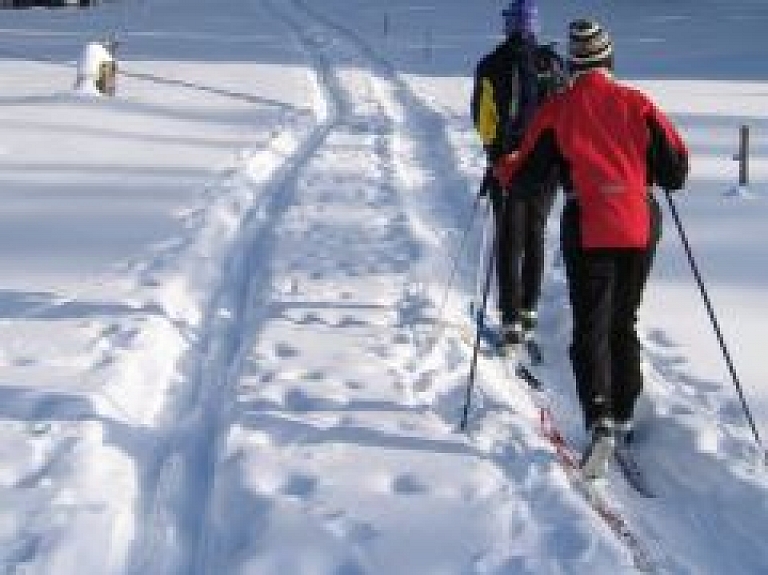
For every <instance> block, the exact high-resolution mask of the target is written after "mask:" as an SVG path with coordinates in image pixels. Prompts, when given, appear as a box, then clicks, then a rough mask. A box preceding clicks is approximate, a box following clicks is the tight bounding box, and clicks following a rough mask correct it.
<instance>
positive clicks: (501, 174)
mask: <svg viewBox="0 0 768 575" xmlns="http://www.w3.org/2000/svg"><path fill="white" fill-rule="evenodd" d="M553 111H554V109H553V107H552V106H550V105H544V106H543V107H541V108H539V110H538V111H537V112H536V114H535V115H534V117H533V121H532V122H531V126H530V127H529V129H528V130H527V131H526V133H525V137H524V138H523V142H522V145H521V146H520V150H519V151H518V152H515V153H512V154H506V155H504V156H502V157H501V158H500V160H499V161H498V162H496V166H495V168H494V174H495V175H496V179H497V180H498V181H499V183H500V184H501V186H502V188H503V189H505V190H506V189H508V188H509V187H510V186H511V185H512V184H513V183H514V184H515V189H516V190H523V191H535V190H536V189H537V187H538V184H540V183H541V182H543V181H545V180H547V179H548V178H549V177H551V174H552V170H553V169H556V167H557V166H560V165H561V162H562V155H561V154H560V150H559V149H558V146H557V140H556V138H555V131H554V129H553V127H552V126H551V121H552V117H553Z"/></svg>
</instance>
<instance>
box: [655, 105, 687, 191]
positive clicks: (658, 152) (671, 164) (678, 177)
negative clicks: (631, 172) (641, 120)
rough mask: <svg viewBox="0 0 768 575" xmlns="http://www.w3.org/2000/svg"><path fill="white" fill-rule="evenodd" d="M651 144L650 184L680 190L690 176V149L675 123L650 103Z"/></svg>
mask: <svg viewBox="0 0 768 575" xmlns="http://www.w3.org/2000/svg"><path fill="white" fill-rule="evenodd" d="M646 121H647V123H648V130H649V133H650V145H649V149H648V167H649V175H650V178H651V180H652V181H651V183H653V184H658V185H659V186H661V187H662V188H664V189H665V190H679V189H681V188H682V187H683V186H684V185H685V180H686V179H687V177H688V170H689V165H688V148H687V147H686V145H685V142H684V141H683V139H682V137H681V136H680V134H679V133H678V132H677V130H676V129H675V127H674V126H673V125H672V122H670V121H669V119H668V118H667V117H666V116H664V114H662V113H661V112H660V111H659V110H658V108H656V107H655V106H651V109H650V111H649V113H648V115H647V120H646Z"/></svg>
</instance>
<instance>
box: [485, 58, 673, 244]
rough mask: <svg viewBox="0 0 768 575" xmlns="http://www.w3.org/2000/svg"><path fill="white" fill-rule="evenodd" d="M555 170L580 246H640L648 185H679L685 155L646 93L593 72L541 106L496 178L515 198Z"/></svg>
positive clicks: (646, 223) (646, 233)
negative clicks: (573, 207)
mask: <svg viewBox="0 0 768 575" xmlns="http://www.w3.org/2000/svg"><path fill="white" fill-rule="evenodd" d="M553 165H556V166H557V168H558V172H559V179H560V183H561V184H562V185H563V188H564V191H565V193H566V195H567V197H568V198H569V199H575V200H576V201H578V203H579V207H580V210H579V213H580V222H579V223H580V227H581V229H580V235H581V241H582V247H584V248H624V247H627V248H642V247H646V246H647V245H648V242H649V237H650V215H649V208H648V201H647V196H648V193H649V189H650V186H652V185H654V184H658V185H659V186H662V187H663V188H666V189H669V190H678V189H680V188H682V186H683V184H684V183H685V178H686V176H687V174H688V150H687V148H686V146H685V144H684V142H683V140H682V138H681V137H680V135H679V134H678V133H677V131H676V130H675V128H674V127H673V126H672V124H671V122H670V121H669V120H668V119H667V118H666V116H664V114H662V113H661V111H660V110H659V109H658V108H657V107H656V106H655V105H654V104H653V103H652V102H651V101H650V100H649V99H648V98H647V97H646V96H645V95H644V94H642V93H641V92H640V91H638V90H636V89H633V88H630V87H628V86H625V85H622V84H619V83H618V82H616V81H615V80H613V79H612V78H611V77H610V76H609V75H608V74H607V73H606V72H605V71H602V70H591V71H589V72H586V73H583V74H581V75H579V76H577V77H576V79H575V80H574V81H573V84H572V85H571V86H570V87H569V88H568V89H567V90H565V91H564V92H561V93H559V94H556V95H555V96H554V97H553V98H552V99H550V100H549V101H548V102H547V103H546V104H544V105H543V106H542V107H541V108H539V110H538V111H537V113H536V114H535V116H534V118H533V120H532V122H531V125H530V127H529V129H528V130H527V131H526V134H525V137H524V138H523V142H522V145H521V147H520V151H519V152H518V153H512V154H508V155H506V156H504V157H502V159H501V160H500V161H499V162H498V163H497V165H496V167H495V171H494V173H495V175H496V177H497V179H498V180H499V182H500V183H501V184H502V186H503V187H504V188H505V189H509V187H510V184H511V183H513V182H514V184H515V186H514V190H515V192H514V193H524V190H527V189H528V190H529V189H535V188H531V187H530V186H529V185H527V184H529V183H533V182H536V181H537V180H540V179H541V178H543V177H545V176H546V174H547V173H549V170H551V169H552V166H553ZM518 184H521V185H518ZM521 191H522V192H521Z"/></svg>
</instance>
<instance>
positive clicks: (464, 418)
mask: <svg viewBox="0 0 768 575" xmlns="http://www.w3.org/2000/svg"><path fill="white" fill-rule="evenodd" d="M505 208H506V196H505V197H504V199H502V210H501V211H502V212H504V211H505ZM488 222H489V223H488V225H490V226H492V228H491V229H492V233H493V240H492V241H491V242H489V243H488V258H487V261H488V265H487V268H486V270H485V282H484V285H483V293H482V297H481V301H480V314H485V308H486V307H487V305H488V294H489V293H490V291H491V280H492V278H493V267H494V264H495V262H496V252H497V251H498V245H497V244H498V241H499V237H498V234H496V233H495V230H494V227H495V222H494V219H493V218H492V217H490V218H488ZM473 311H474V310H473ZM473 316H474V313H473ZM480 317H482V315H481V316H480ZM479 351H480V322H479V321H475V345H474V346H473V347H472V361H471V363H470V365H469V377H468V381H467V393H466V397H465V398H464V410H463V412H462V415H461V423H460V425H459V429H461V430H462V431H466V429H467V422H468V420H469V408H470V405H471V403H472V391H473V388H474V386H475V377H476V375H477V359H478V352H479Z"/></svg>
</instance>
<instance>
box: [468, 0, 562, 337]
mask: <svg viewBox="0 0 768 575" xmlns="http://www.w3.org/2000/svg"><path fill="white" fill-rule="evenodd" d="M534 2H535V0H512V1H511V2H510V3H509V5H508V7H507V8H505V9H504V10H503V11H502V15H503V17H504V31H505V39H504V40H503V41H502V42H501V43H500V44H499V45H498V46H497V47H496V48H495V49H494V50H493V51H492V52H491V53H489V54H488V55H486V56H485V57H483V58H482V59H481V60H480V62H479V63H478V65H477V68H476V70H475V80H474V87H473V92H472V102H471V107H472V120H473V122H474V125H475V128H476V129H477V132H478V134H479V135H480V138H481V140H482V142H483V147H484V149H485V152H486V155H487V159H488V169H487V171H486V173H485V177H484V179H483V183H482V186H481V192H480V193H481V194H488V195H489V196H490V199H491V203H492V206H493V213H494V221H495V228H496V230H495V231H496V240H495V243H496V250H497V252H496V270H497V280H498V282H497V283H498V287H499V294H498V295H499V297H498V306H499V312H500V315H501V322H502V337H503V339H504V341H505V342H507V343H513V344H514V343H519V342H521V341H523V340H525V339H527V338H528V337H529V336H530V335H531V333H532V331H533V329H534V328H535V327H536V321H537V306H538V300H539V296H540V293H541V281H542V273H543V270H544V235H545V231H546V224H547V218H548V217H549V213H550V211H551V209H552V204H553V202H554V198H555V190H556V186H557V177H556V173H554V172H553V174H552V176H551V177H550V176H547V177H546V178H544V179H542V180H541V181H539V182H536V184H535V186H536V187H537V188H538V189H537V190H535V192H536V193H527V194H524V197H523V195H521V194H509V195H505V194H503V193H502V190H501V187H500V186H499V183H498V182H497V181H496V179H495V178H494V175H493V171H492V167H493V165H494V164H495V163H496V162H497V161H498V160H499V159H500V158H501V157H502V156H503V155H505V154H508V153H510V152H514V151H515V150H517V149H518V147H519V146H520V143H521V141H522V137H523V132H524V130H525V128H526V126H527V125H528V123H529V122H530V120H531V118H532V116H533V113H534V112H535V111H536V108H537V107H538V106H539V105H540V104H541V103H542V102H543V101H544V100H546V99H547V98H548V97H549V96H550V95H551V94H553V93H554V92H555V91H556V90H557V89H558V88H559V87H560V86H562V84H563V83H564V73H563V64H562V60H561V58H560V57H559V56H558V55H557V53H556V52H555V50H554V49H553V48H552V47H551V46H541V45H539V44H538V43H537V38H536V35H537V27H538V21H537V20H538V12H537V9H536V5H535V3H534ZM532 191H533V190H532Z"/></svg>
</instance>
